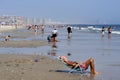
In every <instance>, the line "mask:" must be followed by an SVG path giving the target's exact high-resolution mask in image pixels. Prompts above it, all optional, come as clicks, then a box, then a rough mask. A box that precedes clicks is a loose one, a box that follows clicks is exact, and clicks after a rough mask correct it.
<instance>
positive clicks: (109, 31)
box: [108, 26, 112, 34]
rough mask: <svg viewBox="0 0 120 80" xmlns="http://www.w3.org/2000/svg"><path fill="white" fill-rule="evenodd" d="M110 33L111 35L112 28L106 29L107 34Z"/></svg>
mask: <svg viewBox="0 0 120 80" xmlns="http://www.w3.org/2000/svg"><path fill="white" fill-rule="evenodd" d="M111 33H112V28H111V26H110V27H108V34H111Z"/></svg>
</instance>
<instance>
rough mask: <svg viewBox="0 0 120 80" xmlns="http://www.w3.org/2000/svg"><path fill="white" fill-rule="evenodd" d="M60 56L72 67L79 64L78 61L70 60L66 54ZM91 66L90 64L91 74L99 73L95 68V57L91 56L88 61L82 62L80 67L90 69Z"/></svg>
mask: <svg viewBox="0 0 120 80" xmlns="http://www.w3.org/2000/svg"><path fill="white" fill-rule="evenodd" d="M60 58H61V59H62V60H63V61H64V62H65V63H66V64H67V65H68V66H70V67H71V68H74V67H76V65H78V64H79V63H78V62H76V61H69V60H68V59H67V58H66V57H65V56H61V57H60ZM89 66H90V73H91V74H95V75H96V74H98V72H97V71H96V70H95V67H94V59H93V58H90V59H88V60H87V61H85V62H83V63H81V64H80V67H81V68H84V69H85V70H86V69H88V67H89Z"/></svg>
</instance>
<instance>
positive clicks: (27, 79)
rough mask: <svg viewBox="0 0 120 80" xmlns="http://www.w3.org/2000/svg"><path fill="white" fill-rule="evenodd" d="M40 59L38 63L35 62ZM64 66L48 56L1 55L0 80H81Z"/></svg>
mask: <svg viewBox="0 0 120 80" xmlns="http://www.w3.org/2000/svg"><path fill="white" fill-rule="evenodd" d="M35 58H37V59H38V62H36V61H35ZM57 70H65V67H64V65H63V64H61V63H60V62H59V61H57V60H52V59H50V58H48V57H46V56H38V55H37V56H36V55H20V54H18V55H15V54H0V80H79V78H80V76H78V75H74V74H69V73H65V72H57Z"/></svg>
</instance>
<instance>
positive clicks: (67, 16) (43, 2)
mask: <svg viewBox="0 0 120 80" xmlns="http://www.w3.org/2000/svg"><path fill="white" fill-rule="evenodd" d="M0 15H10V16H11V15H12V16H24V17H30V18H32V17H35V18H41V19H44V18H46V19H51V20H54V21H60V22H64V23H75V24H120V0H0Z"/></svg>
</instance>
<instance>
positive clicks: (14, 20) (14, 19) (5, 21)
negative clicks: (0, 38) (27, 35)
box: [0, 16, 25, 30]
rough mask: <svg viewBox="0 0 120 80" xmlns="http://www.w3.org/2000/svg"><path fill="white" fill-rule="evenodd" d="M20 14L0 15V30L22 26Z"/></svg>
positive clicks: (22, 20)
mask: <svg viewBox="0 0 120 80" xmlns="http://www.w3.org/2000/svg"><path fill="white" fill-rule="evenodd" d="M24 26H25V25H24V17H22V16H0V30H7V29H16V28H22V27H24Z"/></svg>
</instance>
